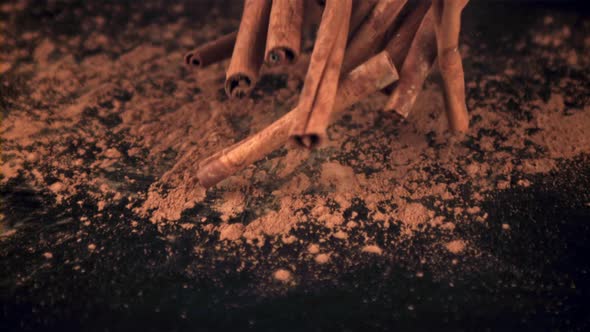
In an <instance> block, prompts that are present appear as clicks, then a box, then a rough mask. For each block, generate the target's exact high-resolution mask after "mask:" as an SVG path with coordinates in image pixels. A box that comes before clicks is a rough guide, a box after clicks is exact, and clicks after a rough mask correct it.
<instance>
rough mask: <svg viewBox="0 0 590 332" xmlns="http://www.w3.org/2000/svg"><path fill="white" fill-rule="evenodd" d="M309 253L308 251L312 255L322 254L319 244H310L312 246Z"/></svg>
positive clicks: (309, 247) (308, 248)
mask: <svg viewBox="0 0 590 332" xmlns="http://www.w3.org/2000/svg"><path fill="white" fill-rule="evenodd" d="M307 251H308V252H309V253H310V254H317V253H319V252H320V246H319V245H317V244H315V243H312V244H310V245H309V246H308V247H307Z"/></svg>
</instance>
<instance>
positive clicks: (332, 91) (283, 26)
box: [185, 0, 469, 188]
mask: <svg viewBox="0 0 590 332" xmlns="http://www.w3.org/2000/svg"><path fill="white" fill-rule="evenodd" d="M467 2H468V0H414V1H412V0H313V1H312V0H272V1H271V0H245V1H244V10H243V13H242V19H241V22H240V26H239V29H238V30H237V31H235V32H232V33H230V34H227V35H225V36H222V37H220V38H219V39H216V40H214V41H212V42H209V43H206V44H204V45H202V46H200V47H199V48H197V49H195V50H193V51H191V52H189V53H188V54H187V55H186V56H185V62H186V64H187V65H189V66H194V67H198V68H203V67H205V66H207V65H210V64H212V63H215V62H218V61H222V60H224V59H227V58H230V62H229V67H228V69H227V73H226V80H225V91H226V93H227V95H228V96H229V97H230V98H244V97H247V96H248V95H249V94H250V92H251V91H252V89H253V88H254V86H255V85H256V82H257V80H258V76H259V73H260V68H261V67H262V65H263V64H264V65H267V66H276V65H289V64H293V63H295V62H296V61H298V60H299V56H300V52H301V40H302V35H303V34H302V29H303V28H304V27H303V25H304V24H303V22H304V15H305V13H306V11H307V10H308V9H309V8H310V6H314V5H315V6H321V9H322V16H321V21H320V24H319V28H318V30H317V34H316V40H315V44H314V47H313V51H312V53H311V57H310V60H309V65H308V70H307V74H306V77H305V81H304V85H303V89H302V91H301V95H300V97H299V102H298V105H297V106H296V107H295V108H294V109H293V110H292V111H290V112H288V113H287V114H285V115H284V116H283V117H281V118H280V119H278V120H277V121H275V122H274V123H272V124H271V125H270V126H268V127H267V128H265V129H263V130H262V131H260V132H258V133H256V134H254V135H252V136H250V137H248V138H246V139H244V140H242V141H240V142H237V143H235V144H234V145H233V146H231V147H228V148H226V149H224V150H222V151H219V152H218V153H216V154H214V155H212V156H210V157H209V158H206V159H205V160H203V161H202V162H201V163H200V165H199V169H198V171H197V177H198V178H199V181H200V182H201V185H203V186H204V187H206V188H208V187H211V186H213V185H215V184H217V183H218V182H220V181H221V180H223V179H225V178H227V177H229V176H231V175H232V174H235V173H236V172H238V171H240V170H242V169H243V168H245V167H247V166H248V165H250V164H252V163H253V162H255V161H257V160H259V159H262V158H263V157H264V156H266V155H267V154H269V153H270V152H272V151H273V150H275V149H278V148H280V147H281V146H283V145H284V144H285V143H287V142H288V141H291V142H293V143H295V144H294V145H295V146H299V147H305V148H314V147H316V146H318V145H321V144H322V142H324V141H325V140H326V139H327V136H326V128H327V127H328V125H329V124H330V122H331V120H332V119H333V118H334V116H335V115H336V114H337V113H339V112H340V111H342V110H344V109H345V108H346V107H348V106H350V105H352V104H354V103H356V102H358V101H359V100H361V99H363V98H365V97H367V96H368V95H370V94H372V93H374V92H377V91H382V92H384V93H388V94H389V100H388V101H387V103H386V104H385V106H384V109H385V110H387V111H395V112H397V113H398V114H400V115H401V116H403V117H404V118H405V117H407V116H408V114H409V112H410V111H411V109H412V106H413V105H414V102H415V101H416V98H417V96H418V95H419V93H420V91H421V89H422V86H423V84H424V81H425V80H426V78H427V76H428V74H429V73H430V71H431V68H432V67H433V66H434V65H435V63H437V64H438V68H439V70H440V73H441V77H442V85H443V92H444V100H445V108H446V114H447V117H448V121H449V128H450V129H451V130H453V131H458V132H465V131H466V130H467V129H468V126H469V116H468V113H467V107H466V104H465V82H464V75H463V65H462V60H461V55H460V53H459V49H458V44H459V32H460V28H461V12H462V10H463V8H464V7H465V5H466V4H467Z"/></svg>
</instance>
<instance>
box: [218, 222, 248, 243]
mask: <svg viewBox="0 0 590 332" xmlns="http://www.w3.org/2000/svg"><path fill="white" fill-rule="evenodd" d="M242 234H244V225H242V224H240V223H235V224H224V225H221V226H220V227H219V240H221V241H223V240H229V241H235V240H237V239H239V238H241V237H242Z"/></svg>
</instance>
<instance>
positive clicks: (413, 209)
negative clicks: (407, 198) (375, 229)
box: [398, 203, 434, 231]
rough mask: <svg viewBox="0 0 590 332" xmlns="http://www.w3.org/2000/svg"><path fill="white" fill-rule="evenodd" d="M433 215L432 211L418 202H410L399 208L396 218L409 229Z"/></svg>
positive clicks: (415, 227) (413, 228) (411, 229)
mask: <svg viewBox="0 0 590 332" xmlns="http://www.w3.org/2000/svg"><path fill="white" fill-rule="evenodd" d="M432 217H434V213H433V212H432V211H430V210H428V209H427V208H426V207H425V206H424V205H422V204H420V203H410V204H407V205H405V206H402V207H401V208H400V211H399V214H398V218H399V219H400V220H401V221H402V223H403V224H404V225H405V226H406V228H407V229H409V230H410V231H413V230H416V229H417V227H418V226H419V225H421V224H424V223H426V222H427V221H428V220H429V219H431V218H432Z"/></svg>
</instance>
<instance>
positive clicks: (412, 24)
mask: <svg viewBox="0 0 590 332" xmlns="http://www.w3.org/2000/svg"><path fill="white" fill-rule="evenodd" d="M428 8H430V1H429V0H420V1H419V2H418V3H417V4H416V6H415V7H413V8H412V10H411V11H410V12H409V13H408V15H407V16H406V17H405V18H404V20H403V21H401V22H400V23H401V24H398V25H397V27H396V28H397V29H395V30H394V32H393V34H392V35H391V37H390V39H389V41H388V42H387V44H385V48H384V49H385V50H386V51H387V52H388V53H389V56H390V57H391V60H392V61H393V63H394V64H395V65H396V67H397V68H401V67H402V64H403V62H404V59H406V55H407V54H408V50H409V49H410V45H411V44H412V40H413V39H414V36H415V35H416V31H418V28H419V27H420V23H421V22H422V19H423V18H424V15H426V12H427V11H428Z"/></svg>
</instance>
